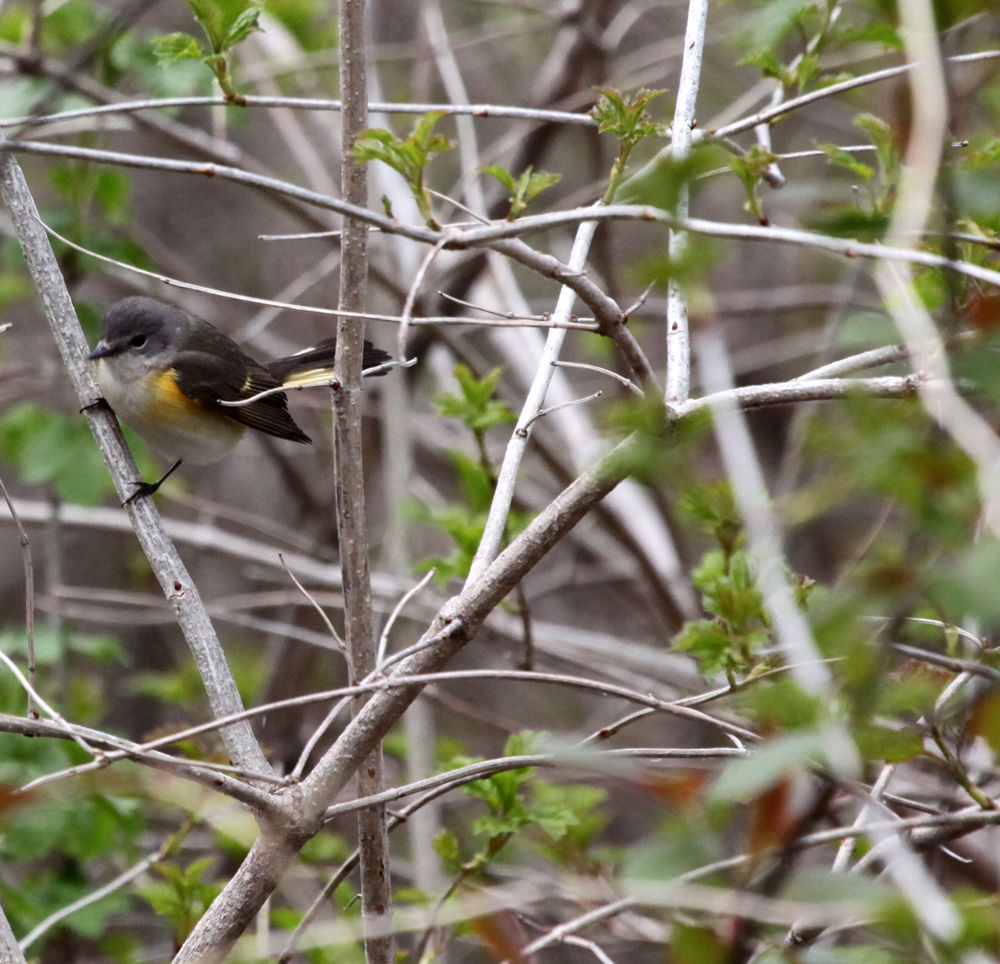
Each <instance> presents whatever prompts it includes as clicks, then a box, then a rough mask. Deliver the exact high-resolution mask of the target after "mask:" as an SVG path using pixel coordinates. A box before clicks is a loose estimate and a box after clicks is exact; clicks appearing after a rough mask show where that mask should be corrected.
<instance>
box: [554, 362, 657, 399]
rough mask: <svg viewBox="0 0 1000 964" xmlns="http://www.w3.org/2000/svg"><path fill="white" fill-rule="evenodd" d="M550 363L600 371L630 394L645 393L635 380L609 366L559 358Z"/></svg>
mask: <svg viewBox="0 0 1000 964" xmlns="http://www.w3.org/2000/svg"><path fill="white" fill-rule="evenodd" d="M552 364H553V365H555V367H556V368H582V369H586V370H587V371H591V372H600V373H601V374H602V375H608V376H610V377H611V378H614V379H616V380H617V381H619V382H621V383H622V384H623V385H624V386H625V387H626V388H627V389H628V390H629V391H630V392H632V394H634V395H638V396H639V397H640V398H643V397H644V395H645V392H643V390H642V389H641V388H640V387H639V386H638V385H636V383H635V382H633V381H632V380H631V379H629V378H626V377H625V376H624V375H619V374H618V372H613V371H611V369H610V368H601V367H600V365H587V364H585V363H584V362H570V361H560V360H559V359H556V360H555V361H553V362H552ZM550 411H551V409H550Z"/></svg>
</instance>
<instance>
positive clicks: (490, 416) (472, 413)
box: [432, 365, 517, 432]
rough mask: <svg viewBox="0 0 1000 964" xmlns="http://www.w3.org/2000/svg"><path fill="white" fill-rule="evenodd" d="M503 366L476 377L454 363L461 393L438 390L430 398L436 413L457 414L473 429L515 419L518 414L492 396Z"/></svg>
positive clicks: (480, 428)
mask: <svg viewBox="0 0 1000 964" xmlns="http://www.w3.org/2000/svg"><path fill="white" fill-rule="evenodd" d="M502 373H503V369H502V368H494V369H493V371H491V372H490V373H489V374H488V375H485V376H483V378H476V377H475V375H473V374H472V372H471V371H470V370H469V368H468V366H467V365H457V366H456V367H455V378H456V379H457V380H458V384H459V389H460V394H454V393H451V392H441V393H439V394H437V395H435V396H434V398H433V399H432V401H433V403H434V407H435V408H436V409H437V412H438V415H441V416H443V417H451V418H460V419H461V420H462V421H463V422H464V423H465V424H466V425H467V426H468V427H469V428H471V429H472V430H473V431H475V432H484V431H486V429H488V428H491V427H492V426H494V425H501V424H503V423H504V422H514V421H517V416H516V415H515V414H514V413H513V412H512V411H511V410H510V408H508V406H507V405H506V404H505V403H504V402H501V401H497V400H495V399H494V398H493V393H494V392H495V391H496V385H497V382H498V381H499V379H500V375H501V374H502Z"/></svg>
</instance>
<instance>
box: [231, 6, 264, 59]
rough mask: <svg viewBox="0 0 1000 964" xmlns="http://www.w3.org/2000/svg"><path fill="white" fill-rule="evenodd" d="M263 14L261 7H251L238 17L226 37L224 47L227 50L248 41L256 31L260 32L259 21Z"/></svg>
mask: <svg viewBox="0 0 1000 964" xmlns="http://www.w3.org/2000/svg"><path fill="white" fill-rule="evenodd" d="M262 12H263V11H262V9H261V8H260V7H258V6H256V5H251V6H249V7H247V8H246V10H244V11H243V12H242V13H240V14H239V15H238V16H237V17H236V19H235V20H234V21H233V23H232V25H231V26H230V27H229V30H228V32H227V33H226V36H225V41H224V45H225V47H226V49H227V50H228V49H229V48H230V47H234V46H236V44H238V43H240V42H241V41H243V40H246V38H247V37H249V36H250V34H252V33H254V31H258V30H260V26H259V24H258V21H259V20H260V15H261V13H262Z"/></svg>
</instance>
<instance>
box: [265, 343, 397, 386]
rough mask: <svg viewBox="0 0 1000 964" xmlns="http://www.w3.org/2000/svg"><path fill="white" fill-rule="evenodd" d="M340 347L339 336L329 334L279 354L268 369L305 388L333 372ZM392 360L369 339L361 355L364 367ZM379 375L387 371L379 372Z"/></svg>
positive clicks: (375, 365)
mask: <svg viewBox="0 0 1000 964" xmlns="http://www.w3.org/2000/svg"><path fill="white" fill-rule="evenodd" d="M336 350H337V339H336V338H327V339H326V340H325V341H321V342H320V343H319V344H318V345H316V346H314V347H313V348H306V349H303V350H302V351H300V352H298V353H296V354H294V355H289V356H288V357H287V358H279V359H278V360H277V361H273V362H271V363H270V364H269V365H268V366H267V370H268V371H269V372H270V373H271V374H272V375H273V376H274V377H275V378H276V379H278V381H280V382H281V384H282V385H284V386H285V388H305V387H306V386H309V385H322V384H323V383H324V382H328V381H329V380H330V378H331V376H332V375H333V355H334V352H335V351H336ZM391 360H392V355H390V354H389V353H388V352H386V351H382V349H381V348H376V347H375V346H374V345H373V344H372V343H371V342H370V341H366V342H365V350H364V355H363V356H362V358H361V367H362V368H375V367H377V366H378V365H383V364H385V363H386V362H387V361H391ZM378 374H379V375H384V374H386V373H385V372H378Z"/></svg>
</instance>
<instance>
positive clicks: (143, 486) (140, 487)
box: [122, 459, 182, 509]
mask: <svg viewBox="0 0 1000 964" xmlns="http://www.w3.org/2000/svg"><path fill="white" fill-rule="evenodd" d="M181 461H182V460H181V459H178V460H177V461H176V462H174V464H173V465H171V466H170V468H169V469H167V471H166V472H164V473H163V475H161V476H160V478H159V479H157V480H156V481H155V482H143V481H142V480H140V481H138V482H133V483H131V484H132V485H134V486H135V492H133V493H132V494H131V495H130V496H129V497H128V498H127V499H126V500H125V501H124V502H123V503H122V508H123V509H124V508H125V506H127V505H131V504H132V503H133V502H135V500H136V499H138V498H141V497H142V496H144V495H152V494H153V493H154V492H155V491H156V490H157V489H158V488H159V487H160V486H161V485H163V483H164V482H166V481H167V479H169V478H170V476H171V475H172V474H173V471H174V469H176V468H177V466H178V465H180V464H181Z"/></svg>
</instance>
